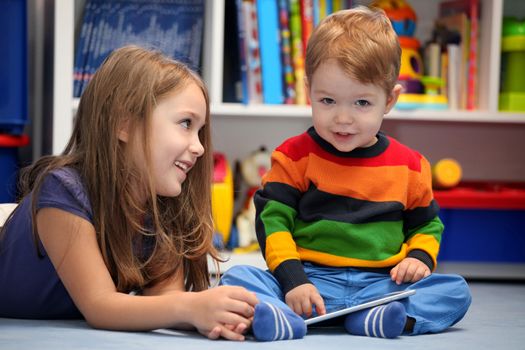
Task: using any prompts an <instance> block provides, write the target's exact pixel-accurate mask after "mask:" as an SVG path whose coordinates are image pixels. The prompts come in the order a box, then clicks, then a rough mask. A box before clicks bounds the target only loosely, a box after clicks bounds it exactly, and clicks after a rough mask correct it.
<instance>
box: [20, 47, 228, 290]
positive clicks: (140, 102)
mask: <svg viewBox="0 0 525 350" xmlns="http://www.w3.org/2000/svg"><path fill="white" fill-rule="evenodd" d="M191 83H195V84H197V85H198V86H199V87H200V89H201V91H202V93H203V95H204V97H205V100H206V123H205V126H204V127H203V128H202V129H201V131H200V132H199V138H200V141H201V143H202V145H203V147H204V149H205V152H204V155H203V156H202V157H200V158H199V159H198V161H197V163H196V164H195V166H194V167H193V169H192V170H191V171H190V173H189V174H188V177H187V179H186V181H185V183H184V184H183V186H182V192H181V194H180V195H179V196H177V197H174V198H167V197H160V196H157V195H156V193H155V190H154V184H153V182H152V178H153V177H152V176H151V174H150V173H149V171H148V172H147V173H146V174H144V173H143V172H141V171H139V170H138V169H137V167H136V165H134V163H133V162H132V161H131V157H130V152H131V151H132V150H137V149H141V150H142V152H143V154H144V158H145V159H146V164H148V165H149V164H150V156H149V155H150V152H149V145H150V142H155V135H151V134H150V132H149V130H150V127H149V125H150V118H151V115H152V111H153V109H154V108H155V106H156V104H157V101H159V100H160V99H162V98H163V97H164V96H166V95H167V94H169V93H173V92H175V93H176V92H177V91H180V90H182V89H184V88H185V87H186V86H188V84H191ZM123 123H127V125H128V127H129V130H131V131H132V132H131V134H133V135H135V138H132V141H131V142H127V143H123V142H121V141H119V139H118V131H119V130H120V128H121V127H122V125H123ZM209 128H210V113H209V98H208V92H207V89H206V87H205V85H204V83H203V82H202V80H201V79H200V78H199V77H198V76H197V75H196V74H195V73H194V72H192V71H191V70H189V69H188V68H187V67H186V66H185V65H183V64H181V63H180V62H177V61H174V60H171V59H168V58H166V57H165V56H163V55H162V54H161V53H159V52H154V51H149V50H145V49H142V48H139V47H136V46H127V47H123V48H121V49H118V50H115V51H114V52H113V53H112V54H110V56H109V57H108V58H107V59H106V60H105V61H104V63H103V64H102V66H101V67H100V68H99V69H98V71H97V72H96V73H95V75H94V76H93V78H92V80H91V81H90V83H89V85H88V86H87V88H86V90H85V92H84V93H83V95H82V97H81V99H80V104H79V107H78V111H77V114H76V117H75V123H74V130H73V134H72V136H71V138H70V140H69V142H68V145H67V146H66V148H65V150H64V152H63V153H62V155H60V156H47V157H43V158H41V159H40V160H38V161H37V162H36V163H35V164H34V165H32V166H30V167H29V168H27V169H25V170H24V171H23V173H22V176H21V189H22V191H23V193H24V194H28V193H29V192H30V191H31V190H34V193H38V192H39V188H40V186H41V184H42V180H43V179H44V177H45V176H46V174H48V173H49V172H50V171H51V170H53V169H57V168H60V167H64V166H67V167H72V168H75V169H76V170H77V171H78V172H79V174H80V176H81V178H82V180H83V182H84V184H85V187H86V190H87V193H88V196H89V200H90V202H91V206H92V209H93V218H94V222H93V224H94V227H95V231H96V235H97V240H98V243H99V247H100V250H101V252H102V255H103V257H104V261H105V263H106V265H107V267H108V269H109V271H110V273H111V276H112V277H113V280H114V281H115V284H116V286H117V289H118V290H119V291H122V292H129V291H131V290H134V289H142V288H145V287H148V286H151V285H154V284H156V283H158V282H161V281H163V280H165V279H167V278H169V277H172V276H173V275H174V274H175V273H178V272H179V271H181V269H183V271H184V281H185V288H186V290H193V291H199V290H203V289H206V288H207V287H208V286H209V273H208V265H207V255H208V254H209V255H211V256H212V257H213V258H214V259H215V260H218V255H217V251H216V250H215V249H214V247H213V245H212V234H213V223H212V216H211V198H210V193H211V188H210V186H211V171H212V162H213V161H212V154H211V136H210V129H209ZM133 140H135V141H139V142H138V143H137V144H138V145H141V148H137V147H136V146H133V145H132V144H134V141H133ZM147 169H151V167H150V166H148V167H147ZM144 194H146V197H147V198H148V200H147V204H146V205H145V206H144V205H139V203H142V202H143V201H142V202H140V201H138V199H137V198H138V196H141V197H142V198H143V197H144ZM35 214H36V200H35V199H33V227H36V219H35V218H36V215H35ZM145 222H146V223H145ZM35 231H36V230H35ZM35 234H37V233H36V232H35ZM36 237H37V236H35V239H36ZM147 242H150V243H147ZM142 245H144V246H146V247H149V249H150V251H151V254H148V255H147V256H146V257H141V256H138V255H137V248H138V247H139V248H140V247H141V246H142ZM138 250H141V249H138ZM139 255H140V254H139Z"/></svg>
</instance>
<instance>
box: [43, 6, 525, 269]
mask: <svg viewBox="0 0 525 350" xmlns="http://www.w3.org/2000/svg"><path fill="white" fill-rule="evenodd" d="M84 1H85V0H74V1H71V0H55V21H56V22H55V23H56V24H55V43H56V44H55V46H56V50H55V65H54V72H55V75H54V76H55V88H54V125H55V127H54V132H53V152H54V153H59V152H61V150H62V149H63V148H64V146H65V144H66V142H67V140H68V138H69V135H70V133H71V129H72V120H73V115H74V113H75V111H76V109H77V106H78V100H76V99H73V98H72V85H73V81H72V76H73V61H74V47H75V46H74V34H75V32H76V30H75V29H76V27H75V25H76V26H78V25H79V24H80V20H81V17H80V15H81V11H79V9H81V8H82V7H83V4H84ZM356 2H357V3H360V4H367V3H369V2H370V1H356ZM439 2H440V1H438V0H418V1H415V0H414V1H410V3H411V5H412V6H413V7H414V10H415V11H416V13H417V15H418V21H417V30H416V37H418V39H419V40H420V41H421V42H424V41H425V40H427V39H428V36H429V32H430V30H431V28H432V25H433V21H434V19H435V15H436V14H437V13H438V5H439ZM480 3H481V19H480V30H481V37H480V40H479V42H480V52H479V56H480V67H479V73H480V76H479V88H480V93H479V110H477V111H452V110H450V111H422V110H414V111H401V110H394V111H392V112H391V113H390V114H389V115H388V116H387V117H386V118H385V122H384V130H385V131H386V132H387V133H388V134H390V135H392V136H393V137H396V138H397V139H399V140H400V141H402V142H403V143H405V144H407V145H409V146H411V147H412V148H414V149H417V150H418V151H420V152H421V153H423V154H425V156H427V158H428V159H429V160H430V161H431V162H435V161H437V160H439V159H441V158H445V157H452V158H455V159H457V160H458V161H459V162H460V164H461V165H462V167H463V174H464V178H465V179H468V180H501V181H525V162H523V161H522V159H523V155H522V153H523V150H524V149H525V113H502V112H499V111H498V93H499V85H500V57H501V53H500V46H501V24H502V17H503V16H504V15H512V14H513V15H520V14H521V16H523V15H525V5H524V4H525V2H523V1H522V0H480ZM224 5H225V0H206V19H205V33H204V47H203V70H202V72H203V77H204V79H205V81H206V82H207V85H208V88H209V91H210V98H211V113H212V123H213V128H212V130H213V131H212V133H213V137H214V140H213V142H214V146H215V149H216V150H218V151H221V152H223V153H225V154H226V156H227V157H228V159H229V160H230V161H231V162H233V161H234V160H235V159H242V158H244V157H246V156H247V155H248V154H249V153H251V152H252V151H253V150H256V149H258V148H259V147H260V146H261V145H264V146H266V147H267V148H268V149H273V148H274V147H276V146H278V145H279V144H280V143H281V142H282V141H283V140H284V139H285V138H287V137H289V136H291V135H294V134H298V133H301V132H303V131H304V130H305V129H306V128H307V127H308V126H309V125H310V109H309V107H307V106H289V105H286V106H285V105H248V106H245V105H241V104H232V103H223V101H222V98H223V95H222V81H223V59H224V56H223V54H224V53H223V44H224V21H225V19H224V12H225V11H224V8H225V6H224ZM257 254H259V253H257ZM235 259H237V257H235ZM241 262H242V260H241ZM520 271H521V272H520V273H522V275H523V270H520Z"/></svg>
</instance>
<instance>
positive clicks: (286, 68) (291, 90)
mask: <svg viewBox="0 0 525 350" xmlns="http://www.w3.org/2000/svg"><path fill="white" fill-rule="evenodd" d="M278 1H279V32H280V39H281V62H282V65H283V77H282V81H283V85H284V103H285V104H294V103H295V78H294V71H293V64H292V47H291V41H290V16H289V11H288V0H278Z"/></svg>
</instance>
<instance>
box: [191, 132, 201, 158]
mask: <svg viewBox="0 0 525 350" xmlns="http://www.w3.org/2000/svg"><path fill="white" fill-rule="evenodd" d="M190 152H191V153H193V154H194V155H196V156H197V157H200V156H202V155H203V154H204V146H203V145H202V143H201V140H200V139H199V135H196V136H195V137H194V138H193V139H192V142H191V144H190Z"/></svg>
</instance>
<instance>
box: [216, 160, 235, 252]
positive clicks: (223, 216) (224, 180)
mask: <svg viewBox="0 0 525 350" xmlns="http://www.w3.org/2000/svg"><path fill="white" fill-rule="evenodd" d="M211 206H212V215H213V222H214V229H215V236H214V244H215V246H216V247H217V248H223V247H224V246H225V243H226V242H228V240H229V238H230V232H231V224H232V218H233V177H232V171H231V168H230V165H229V164H228V161H227V160H226V157H225V156H224V154H222V153H214V154H213V181H212V193H211Z"/></svg>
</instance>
